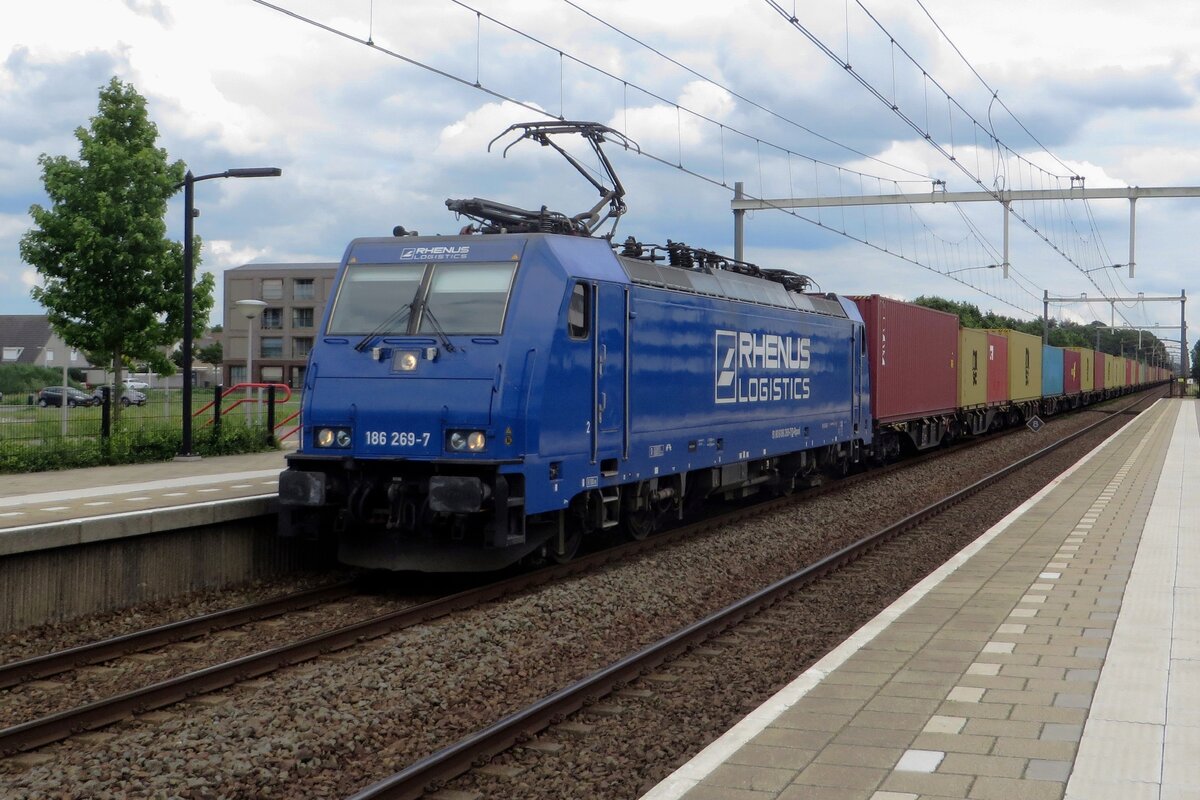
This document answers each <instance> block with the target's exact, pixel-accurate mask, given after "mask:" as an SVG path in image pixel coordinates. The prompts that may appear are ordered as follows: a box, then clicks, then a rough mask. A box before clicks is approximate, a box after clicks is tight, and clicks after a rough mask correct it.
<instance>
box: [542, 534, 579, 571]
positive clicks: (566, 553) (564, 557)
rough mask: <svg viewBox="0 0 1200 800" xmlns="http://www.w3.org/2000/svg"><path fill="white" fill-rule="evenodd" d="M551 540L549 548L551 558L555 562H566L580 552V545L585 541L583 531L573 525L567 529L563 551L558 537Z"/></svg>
mask: <svg viewBox="0 0 1200 800" xmlns="http://www.w3.org/2000/svg"><path fill="white" fill-rule="evenodd" d="M551 542H552V544H551V545H550V546H549V547H548V548H547V551H548V553H549V555H550V560H551V561H553V562H554V563H555V564H565V563H567V562H568V561H570V560H571V559H573V558H574V557H575V554H576V553H578V552H579V545H580V544H582V543H583V531H582V530H581V529H580V528H579V527H577V526H572V529H571V530H569V531H567V535H566V537H565V541H564V542H563V549H562V551H561V552H560V551H559V549H558V537H557V536H556V537H554V538H553V539H551Z"/></svg>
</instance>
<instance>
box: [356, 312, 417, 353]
mask: <svg viewBox="0 0 1200 800" xmlns="http://www.w3.org/2000/svg"><path fill="white" fill-rule="evenodd" d="M414 305H416V301H415V300H414V301H413V302H412V303H405V304H404V305H402V306H400V307H399V308H397V309H396V310H395V311H393V312H392V315H391V316H390V317H388V318H387V319H385V320H384V321H383V322H381V323H379V324H378V325H376V326H375V329H374V330H372V331H371V332H370V333H368V334H367V335H366V336H364V337H363V338H362V339H360V340H359V342H358V344H356V345H354V349H355V350H357V351H358V352H360V353H361V352H362V351H363V350H366V349H367V345H368V344H370V342H371V340H372V339H374V338H375V337H376V336H378V335H379V334H381V333H383V332H384V331H385V330H387V329H388V328H391V327H393V326H395V325H399V324H400V323H401V322H404V321H405V320H407V319H408V317H409V315H410V314H412V310H413V306H414Z"/></svg>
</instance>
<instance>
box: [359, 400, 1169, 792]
mask: <svg viewBox="0 0 1200 800" xmlns="http://www.w3.org/2000/svg"><path fill="white" fill-rule="evenodd" d="M1153 399H1157V398H1156V397H1155V396H1143V397H1141V398H1139V399H1137V400H1135V401H1134V402H1132V403H1129V404H1127V405H1126V406H1124V407H1123V408H1121V409H1120V410H1119V411H1118V412H1117V413H1114V414H1111V415H1106V416H1105V417H1104V418H1103V419H1100V420H1098V421H1096V422H1095V423H1093V424H1091V425H1088V426H1087V427H1085V428H1083V429H1081V430H1079V431H1076V432H1075V433H1073V434H1070V435H1068V436H1065V437H1063V438H1062V439H1060V440H1058V441H1056V442H1054V443H1053V444H1050V445H1048V446H1047V447H1044V448H1042V449H1040V450H1038V451H1036V452H1034V453H1032V454H1030V455H1028V456H1026V457H1025V458H1022V459H1021V460H1019V461H1017V462H1015V463H1013V464H1010V465H1009V466H1007V467H1004V468H1003V469H1000V470H997V471H996V472H994V473H992V474H990V475H988V476H986V477H984V478H982V479H980V480H978V481H975V482H974V483H972V484H971V485H969V486H967V487H966V488H964V489H961V490H958V491H955V492H953V493H952V494H949V495H947V496H946V497H944V498H942V499H941V500H939V501H937V502H935V503H932V504H930V505H928V506H926V507H925V508H922V509H920V510H919V511H917V512H916V513H913V514H910V515H909V516H907V517H905V518H904V519H902V520H900V521H898V522H896V523H894V524H891V525H889V526H887V527H886V528H883V529H882V530H879V531H877V532H875V533H873V534H871V535H869V536H867V537H864V538H863V539H860V540H859V541H857V542H855V543H853V544H851V545H849V546H848V547H844V548H842V549H841V550H839V551H838V552H836V553H833V554H831V555H829V556H827V557H826V558H824V559H822V560H820V561H818V562H817V563H814V564H812V565H811V566H809V567H806V568H805V569H802V570H800V571H797V572H795V573H793V574H792V575H789V576H787V577H786V578H783V579H781V580H778V581H776V582H774V583H772V584H771V585H770V586H767V587H765V588H763V589H761V590H759V591H757V592H755V593H753V594H751V595H748V596H747V597H744V598H743V599H741V600H739V601H737V602H735V603H733V604H731V605H729V606H727V607H725V608H723V609H721V610H720V611H717V612H716V613H713V614H710V615H708V616H707V617H705V618H703V619H701V620H699V621H697V622H694V623H692V624H690V625H687V626H685V627H683V628H681V629H679V630H678V631H676V632H674V633H672V634H670V635H668V636H666V637H663V638H662V639H660V640H658V641H657V642H654V643H653V644H651V645H649V646H647V647H644V648H642V649H640V650H638V651H637V652H634V653H631V654H629V655H627V656H625V657H624V658H622V659H620V660H618V661H615V662H613V663H612V664H610V665H609V666H607V667H605V668H603V669H600V670H598V671H596V672H593V673H592V674H591V675H588V676H587V677H586V678H584V679H582V680H579V681H577V682H575V683H574V684H572V685H570V686H566V687H564V688H562V689H560V690H558V691H556V692H553V693H552V694H549V695H547V696H545V697H543V698H542V699H540V700H538V701H537V702H534V703H532V704H530V705H528V706H526V707H525V708H523V709H521V710H519V711H516V712H514V713H512V714H509V715H507V716H505V717H504V718H503V719H500V720H497V721H496V722H495V723H493V724H491V725H489V726H487V727H485V728H483V729H481V730H479V731H477V732H475V733H473V734H471V735H469V736H467V737H464V738H462V739H460V740H459V741H457V742H455V743H454V744H452V745H450V746H449V747H445V748H443V749H442V750H439V751H438V752H436V753H433V754H432V755H430V756H428V757H427V758H424V759H421V760H420V761H417V762H416V763H413V764H411V765H410V766H408V767H406V768H404V769H403V770H401V771H399V772H397V773H395V774H393V775H391V776H389V777H387V778H384V779H382V780H380V781H378V782H376V783H374V784H372V785H370V786H368V787H366V788H364V789H362V790H361V791H359V792H356V793H355V794H353V795H352V796H351V798H350V800H385V799H386V800H409V799H411V798H418V797H421V796H422V795H424V794H426V793H427V791H428V790H430V789H436V788H440V787H441V786H443V785H444V784H445V783H446V782H447V781H449V780H451V779H453V778H456V777H458V776H460V775H462V774H463V773H465V772H467V771H468V770H470V769H471V768H472V767H474V766H476V765H479V764H484V763H487V762H489V761H490V760H491V759H493V758H494V757H496V756H497V755H499V754H500V753H503V752H504V751H506V750H508V749H509V748H511V747H513V746H514V745H516V744H519V743H521V742H524V741H527V740H528V739H530V738H531V737H533V736H535V735H536V734H538V733H539V732H541V731H543V730H545V729H546V728H548V727H549V726H550V725H551V724H552V723H554V722H556V721H561V720H563V719H566V718H567V717H569V716H570V715H572V714H575V713H576V712H578V711H580V710H581V709H584V708H585V707H586V706H588V705H591V704H594V703H595V702H596V701H597V700H599V699H601V698H604V697H606V696H607V695H609V694H610V693H612V692H613V691H614V690H616V689H617V688H620V687H622V686H625V685H626V684H628V683H630V682H631V681H634V680H636V679H637V678H638V677H640V676H642V675H645V674H647V673H648V672H650V671H652V670H654V669H656V668H658V667H659V666H661V665H663V664H664V663H666V662H669V661H670V660H672V659H674V658H677V657H678V656H679V655H681V654H683V653H686V652H687V651H689V650H691V649H693V648H696V647H698V646H700V645H702V644H703V643H705V642H707V641H709V640H710V639H712V638H714V637H716V636H720V635H723V634H725V633H726V632H727V631H728V630H729V629H730V628H732V627H733V626H736V625H737V624H738V623H740V622H741V621H742V620H745V619H747V618H750V617H752V616H754V615H756V614H758V613H759V612H760V611H762V610H763V609H765V608H769V607H771V606H773V605H775V604H777V603H779V602H780V601H781V600H783V599H784V598H786V597H788V596H789V595H791V594H793V593H795V592H796V591H798V590H799V589H801V588H803V587H805V586H808V585H809V584H811V583H813V582H815V581H818V580H820V579H821V578H822V577H824V576H825V575H827V574H829V573H831V572H834V571H836V570H839V569H842V568H843V567H845V566H846V565H848V564H850V563H853V562H855V561H857V560H858V559H860V558H862V557H863V556H864V555H866V554H868V553H870V552H872V551H873V550H875V549H877V548H879V547H880V546H882V545H884V544H886V543H887V542H889V541H891V540H893V539H895V538H896V537H898V536H900V535H901V534H903V533H906V532H908V531H910V530H912V529H913V528H915V527H917V526H918V525H920V524H922V523H924V522H926V521H928V520H930V519H932V518H934V517H937V516H938V515H940V514H942V513H943V512H945V511H946V510H948V509H950V508H953V507H954V506H956V505H958V504H959V503H962V502H963V501H965V500H967V499H968V498H970V497H972V496H973V495H975V494H977V493H979V492H980V491H982V490H984V489H985V488H987V487H989V486H992V485H993V484H995V483H998V482H999V481H1001V480H1003V479H1004V478H1006V477H1008V476H1010V475H1012V474H1013V473H1015V472H1017V471H1019V470H1021V469H1023V468H1025V467H1027V466H1029V465H1031V464H1033V463H1034V462H1037V461H1039V460H1041V459H1042V458H1044V457H1046V456H1048V455H1050V454H1051V453H1054V452H1055V451H1057V450H1059V449H1060V448H1061V447H1063V446H1065V445H1067V444H1069V443H1070V442H1072V441H1074V440H1075V439H1078V438H1079V437H1081V436H1084V435H1086V434H1087V433H1090V432H1092V431H1093V430H1095V429H1097V428H1099V427H1100V426H1102V425H1106V424H1108V423H1110V422H1112V421H1114V420H1123V419H1124V418H1125V417H1126V415H1128V414H1129V413H1130V412H1132V411H1133V410H1134V409H1136V408H1137V407H1138V406H1141V405H1143V404H1145V403H1147V402H1148V401H1150V400H1153Z"/></svg>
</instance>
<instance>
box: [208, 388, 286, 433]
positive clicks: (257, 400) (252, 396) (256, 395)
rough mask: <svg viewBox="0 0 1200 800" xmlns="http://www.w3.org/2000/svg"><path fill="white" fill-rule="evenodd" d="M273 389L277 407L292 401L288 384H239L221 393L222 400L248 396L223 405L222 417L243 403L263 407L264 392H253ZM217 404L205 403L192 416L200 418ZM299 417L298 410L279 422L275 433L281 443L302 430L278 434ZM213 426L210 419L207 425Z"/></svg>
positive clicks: (214, 400) (213, 402)
mask: <svg viewBox="0 0 1200 800" xmlns="http://www.w3.org/2000/svg"><path fill="white" fill-rule="evenodd" d="M271 387H274V388H275V393H274V394H275V396H274V402H275V404H276V405H279V404H281V403H286V402H288V401H289V400H291V399H292V388H291V387H290V386H288V385H287V384H286V383H237V384H234V385H233V386H230V387H229V388H228V389H226V390H224V391H223V392H221V397H220V399H221V400H224V399H225V398H226V397H229V396H230V395H232V394H238V393H242V394H246V395H247V396H244V397H239V398H238V399H237V400H236V401H235V402H233V403H230V404H229V405H227V406H226V405H224V404H223V403H222V405H221V416H225V415H226V414H228V413H229V412H231V411H233V410H234V409H235V408H237V407H238V406H240V405H242V404H243V403H254V404H256V405H259V406H261V405H262V403H263V396H262V392H261V391H253V390H261V389H269V388H271ZM247 390H252V391H250V392H247ZM281 392H282V395H281V394H280V393H281ZM216 404H217V400H216V399H213V400H210V401H209V402H208V403H205V404H204V405H203V406H201V407H200V408H199V409H197V410H196V411H193V412H192V416H193V417H199V416H200V415H201V414H204V413H205V412H207V411H208V410H210V409H211V408H212V407H213V406H215V405H216ZM299 416H300V411H299V410H297V411H294V412H292V413H291V414H289V415H288V416H286V417H284V418H283V419H282V420H280V421H279V422H277V423H276V424H275V427H274V429H273V431H274V432H275V433H276V434H277V435H276V438H278V439H279V440H280V441H282V440H284V439H286V438H288V437H289V436H291V435H292V434H294V433H295V432H296V431H298V430H300V426H299V425H296V426H294V427H293V428H292V429H291V430H289V431H287V432H286V433H284V434H279V433H278V431H279V429H280V428H282V427H283V426H284V425H287V424H288V423H290V422H292V421H293V420H295V419H296V418H298V417H299ZM212 424H213V419H212V418H211V417H210V418H209V420H208V421H207V422H206V423H205V425H212Z"/></svg>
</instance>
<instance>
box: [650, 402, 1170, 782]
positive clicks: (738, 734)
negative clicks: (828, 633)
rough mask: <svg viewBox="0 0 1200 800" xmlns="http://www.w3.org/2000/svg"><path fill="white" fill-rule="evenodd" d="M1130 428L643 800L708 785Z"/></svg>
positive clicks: (1073, 467) (1014, 512)
mask: <svg viewBox="0 0 1200 800" xmlns="http://www.w3.org/2000/svg"><path fill="white" fill-rule="evenodd" d="M1161 402H1162V401H1161V400H1159V401H1156V402H1155V403H1154V405H1152V406H1151V407H1150V408H1148V409H1146V411H1143V412H1142V414H1145V413H1147V412H1149V411H1152V410H1153V409H1154V408H1155V407H1156V406H1158V405H1159V403H1161ZM1142 414H1139V415H1138V417H1140V416H1142ZM1135 419H1137V417H1135ZM1131 422H1132V421H1131ZM1127 430H1128V424H1127V425H1123V426H1121V429H1120V430H1118V431H1117V432H1116V433H1114V434H1112V435H1111V436H1109V437H1108V438H1107V439H1105V440H1104V441H1103V442H1102V443H1101V444H1100V445H1099V446H1098V447H1096V449H1094V450H1092V451H1091V452H1090V453H1088V454H1087V455H1085V456H1084V457H1083V458H1081V459H1079V460H1078V461H1076V462H1075V463H1074V464H1072V465H1071V466H1070V467H1069V468H1068V469H1067V471H1066V472H1064V473H1062V474H1061V475H1059V476H1058V477H1057V478H1055V479H1054V480H1052V481H1050V483H1048V484H1046V485H1045V486H1044V487H1042V490H1041V491H1039V492H1038V493H1037V494H1035V495H1034V496H1033V497H1031V498H1029V499H1028V500H1026V501H1025V502H1024V503H1022V504H1021V505H1019V506H1017V507H1016V508H1014V509H1013V510H1012V511H1011V512H1009V514H1008V516H1006V517H1005V518H1004V519H1002V520H1000V521H999V522H997V523H996V524H995V525H993V526H992V527H991V528H989V529H988V530H987V532H985V533H984V534H983V535H982V536H980V537H979V538H978V539H976V540H975V541H974V542H972V543H971V544H969V545H967V546H966V547H965V548H963V549H962V550H961V551H959V552H958V553H957V554H956V555H955V556H954V557H953V558H951V559H950V560H949V561H947V562H946V563H945V564H943V565H942V566H941V567H939V568H938V569H936V570H934V571H933V572H931V573H930V574H929V575H927V576H926V577H925V579H924V580H922V581H921V582H920V583H918V584H917V585H916V586H914V587H912V588H911V589H909V590H908V591H907V592H905V593H904V594H903V595H901V596H900V597H899V598H897V600H896V601H895V602H894V603H892V604H891V605H890V606H888V607H887V608H885V609H884V610H883V611H881V612H879V614H878V615H877V616H876V617H875V618H874V619H872V620H871V621H870V622H868V623H867V624H866V625H864V626H862V627H861V628H859V629H858V630H857V631H855V632H854V633H853V634H852V635H851V636H850V638H848V639H847V640H846V641H844V642H842V644H840V645H839V646H838V647H836V648H834V649H833V650H831V651H830V652H829V653H827V654H826V655H825V657H824V658H822V659H821V660H820V661H818V662H817V663H816V664H814V665H813V666H811V667H810V668H809V669H808V670H807V671H805V672H804V673H802V674H801V675H800V676H799V677H798V678H796V680H794V681H792V682H791V683H790V684H788V685H787V686H785V687H783V688H782V689H780V690H779V691H778V692H776V693H775V695H774V696H772V697H771V698H770V699H768V700H767V701H766V702H765V703H763V704H762V705H761V706H759V707H758V708H756V709H755V710H754V711H752V712H750V714H749V715H748V716H747V717H746V718H745V719H743V720H742V721H741V722H739V723H738V724H737V725H735V726H733V727H732V728H730V729H729V731H727V732H726V733H725V734H724V735H723V736H721V737H720V738H719V739H717V740H716V741H714V742H712V743H711V744H710V745H708V747H706V748H704V749H703V750H701V751H700V752H699V753H697V754H696V756H695V757H694V758H693V759H692V760H691V761H689V762H688V763H686V764H684V765H683V766H682V767H680V768H679V769H677V770H675V771H674V772H673V773H671V774H670V775H668V776H667V777H666V778H664V779H663V780H662V781H661V782H660V783H659V784H658V785H656V786H655V787H654V788H653V789H651V790H650V791H649V792H647V793H646V794H645V795H643V796H642V800H678V798H680V797H682V796H683V795H684V794H685V793H687V792H688V791H689V790H691V789H692V788H693V787H695V786H696V785H697V784H699V783H700V782H701V781H703V780H704V779H705V778H706V777H707V776H708V775H709V773H711V772H712V771H713V770H715V769H716V768H717V767H719V766H721V765H722V764H724V763H725V762H726V761H728V760H729V758H730V757H731V756H732V755H733V754H734V753H736V752H737V751H738V750H739V749H741V747H742V746H743V745H745V744H746V743H747V742H749V741H750V740H752V739H753V738H754V737H755V736H757V735H758V734H759V733H761V732H762V731H763V730H764V729H766V727H767V726H768V725H770V724H771V723H772V722H774V721H775V720H776V719H777V718H778V717H779V716H780V715H781V714H783V713H784V712H785V711H787V710H788V709H789V708H791V707H792V706H793V705H795V704H796V703H797V702H799V701H800V699H801V698H802V697H804V696H805V695H806V694H808V692H809V690H811V689H812V688H813V687H815V686H817V685H818V684H820V683H821V681H822V680H824V679H825V677H826V676H827V675H829V673H831V672H833V671H834V670H835V669H837V668H838V667H840V666H841V665H842V664H844V663H845V662H846V661H847V660H848V659H849V658H850V656H852V655H854V654H855V653H857V652H858V651H859V650H860V649H862V647H863V646H864V645H866V644H867V643H868V642H870V641H871V640H872V639H874V638H875V637H876V636H877V635H879V634H880V633H882V632H883V631H884V630H886V629H887V627H888V626H889V625H890V624H891V623H892V622H893V621H894V620H896V619H898V618H899V617H900V616H901V615H902V614H903V613H904V612H905V611H907V610H908V609H909V608H911V607H912V606H914V605H916V603H917V602H918V601H919V600H921V598H923V597H924V596H925V595H927V594H928V593H929V592H930V591H931V590H933V589H934V588H935V587H936V586H937V585H938V584H940V583H941V582H942V581H944V580H945V579H946V578H948V577H949V576H950V575H952V574H953V573H954V572H955V571H956V570H957V569H958V568H959V567H961V566H962V565H963V564H965V563H966V562H967V561H969V560H970V559H971V557H972V556H974V555H975V554H976V553H978V552H979V551H980V550H982V549H983V548H984V546H986V545H987V544H988V543H989V542H991V541H992V540H993V539H995V538H996V537H997V536H999V535H1000V534H1001V533H1003V532H1004V531H1005V530H1006V529H1007V528H1008V527H1009V526H1010V525H1012V523H1013V522H1015V521H1016V520H1017V519H1018V518H1019V517H1020V516H1021V515H1022V514H1024V513H1025V512H1026V511H1028V510H1029V509H1030V508H1032V507H1033V506H1034V505H1036V504H1037V503H1038V502H1040V501H1041V500H1042V498H1044V497H1045V496H1046V495H1048V494H1050V492H1052V491H1053V490H1054V489H1056V488H1058V486H1059V484H1061V483H1062V482H1063V481H1064V480H1066V479H1067V478H1068V477H1070V476H1071V475H1072V474H1073V473H1074V472H1075V471H1076V470H1078V469H1079V468H1080V467H1082V466H1083V465H1084V464H1086V463H1087V462H1089V461H1091V460H1092V458H1094V457H1095V456H1096V455H1097V454H1098V453H1100V452H1101V451H1103V450H1104V449H1105V448H1106V447H1108V446H1109V445H1110V444H1111V443H1112V442H1113V441H1114V440H1115V439H1116V438H1117V437H1118V436H1120V435H1121V434H1122V433H1124V432H1125V431H1127Z"/></svg>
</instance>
